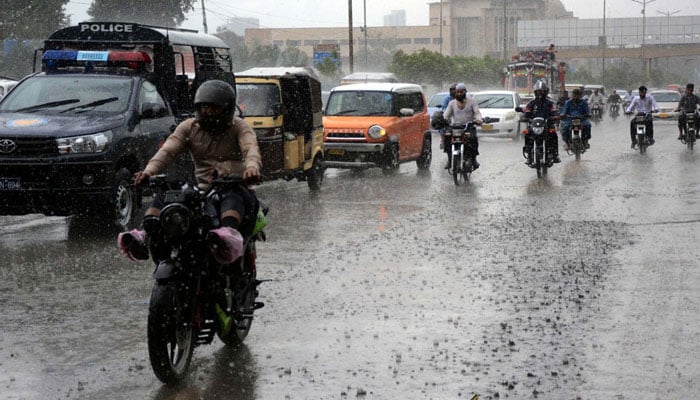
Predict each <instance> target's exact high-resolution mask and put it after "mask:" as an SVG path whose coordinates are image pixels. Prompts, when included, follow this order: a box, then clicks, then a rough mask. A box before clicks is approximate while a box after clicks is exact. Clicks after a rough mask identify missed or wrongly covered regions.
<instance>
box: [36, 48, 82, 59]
mask: <svg viewBox="0 0 700 400" xmlns="http://www.w3.org/2000/svg"><path fill="white" fill-rule="evenodd" d="M77 59H78V51H77V50H48V51H46V52H44V55H42V56H41V61H49V60H55V61H61V60H68V61H74V60H77Z"/></svg>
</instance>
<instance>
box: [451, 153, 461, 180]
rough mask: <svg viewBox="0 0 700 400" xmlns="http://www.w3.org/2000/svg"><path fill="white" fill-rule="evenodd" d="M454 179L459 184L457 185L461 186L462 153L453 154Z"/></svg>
mask: <svg viewBox="0 0 700 400" xmlns="http://www.w3.org/2000/svg"><path fill="white" fill-rule="evenodd" d="M452 180H453V181H454V182H455V185H457V186H459V183H460V181H461V180H462V155H461V154H453V155H452Z"/></svg>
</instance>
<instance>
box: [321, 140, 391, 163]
mask: <svg viewBox="0 0 700 400" xmlns="http://www.w3.org/2000/svg"><path fill="white" fill-rule="evenodd" d="M323 146H324V160H323V161H324V164H325V166H326V167H327V168H357V169H360V168H372V167H380V166H381V165H382V161H383V160H384V158H385V156H384V149H385V148H386V143H332V142H331V143H329V142H325V143H324V145H323Z"/></svg>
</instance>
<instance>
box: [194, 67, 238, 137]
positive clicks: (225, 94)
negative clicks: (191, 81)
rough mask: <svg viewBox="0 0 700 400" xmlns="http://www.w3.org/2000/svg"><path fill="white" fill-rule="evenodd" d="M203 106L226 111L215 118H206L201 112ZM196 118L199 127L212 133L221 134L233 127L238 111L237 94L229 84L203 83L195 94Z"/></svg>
mask: <svg viewBox="0 0 700 400" xmlns="http://www.w3.org/2000/svg"><path fill="white" fill-rule="evenodd" d="M202 104H213V105H216V106H219V107H221V108H223V109H224V112H223V113H222V114H220V115H217V116H216V117H215V118H211V117H208V118H204V117H203V116H202V114H201V113H200V112H199V106H200V105H202ZM194 109H195V111H194V117H195V119H196V120H197V122H198V123H199V125H200V126H201V127H202V128H204V129H205V130H207V131H210V132H212V133H220V132H223V131H224V130H225V129H227V128H228V127H229V126H231V123H232V121H233V113H234V111H235V110H236V92H235V91H234V90H233V87H232V86H231V85H229V84H228V83H226V82H224V81H220V80H210V81H206V82H204V83H202V85H201V86H199V88H198V89H197V92H196V93H195V94H194Z"/></svg>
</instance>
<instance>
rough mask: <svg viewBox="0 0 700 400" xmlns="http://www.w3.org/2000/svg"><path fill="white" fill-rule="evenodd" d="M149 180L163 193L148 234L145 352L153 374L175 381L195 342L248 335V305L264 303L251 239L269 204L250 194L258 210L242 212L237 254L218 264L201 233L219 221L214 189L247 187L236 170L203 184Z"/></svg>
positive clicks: (229, 341) (257, 236) (259, 235)
mask: <svg viewBox="0 0 700 400" xmlns="http://www.w3.org/2000/svg"><path fill="white" fill-rule="evenodd" d="M149 186H150V187H151V188H153V189H154V191H156V192H157V193H161V194H163V195H164V203H165V206H164V207H163V209H162V211H161V214H160V220H159V222H160V226H159V229H158V233H157V234H156V235H154V237H152V238H151V239H150V240H149V248H150V252H151V255H152V257H153V260H154V262H155V263H156V265H157V266H156V269H155V272H154V273H153V277H154V279H155V282H154V284H153V290H152V292H151V299H150V304H149V309H148V354H149V357H150V361H151V367H152V368H153V372H154V373H155V375H156V376H157V377H158V379H160V380H161V381H162V382H164V383H166V384H175V383H178V382H180V381H181V380H182V379H183V378H184V377H185V376H186V374H187V371H188V368H189V365H190V361H191V360H192V354H193V351H194V348H195V347H196V346H199V345H202V344H210V343H211V342H212V341H213V340H214V336H215V335H216V336H218V337H219V339H220V340H221V341H222V342H224V343H225V344H226V345H237V344H240V343H241V342H242V341H243V340H244V339H245V338H246V336H247V335H248V331H249V330H250V327H251V324H252V322H253V312H254V311H255V310H256V309H258V308H260V307H262V306H263V304H262V303H260V302H256V297H257V296H258V290H257V287H258V285H259V284H260V283H261V281H259V280H258V279H257V278H256V267H255V259H256V253H255V242H256V241H257V240H264V239H265V234H264V232H263V231H262V228H263V227H264V225H265V224H266V217H265V215H266V214H267V212H268V208H267V206H265V205H264V203H263V202H262V201H260V200H258V199H257V198H256V199H255V202H256V204H255V208H257V213H251V215H252V216H251V217H248V218H244V219H243V222H242V224H241V228H240V230H241V233H242V235H243V238H244V244H243V255H242V256H241V257H239V258H238V259H237V260H235V261H234V262H233V263H231V264H226V265H222V264H219V263H218V262H217V261H216V260H215V259H214V257H213V256H212V255H211V252H210V250H209V247H208V241H207V234H208V232H209V231H210V230H212V229H216V228H218V227H219V223H220V221H219V211H218V209H217V208H218V203H219V201H220V198H219V192H220V191H221V190H224V189H236V190H249V189H247V188H246V187H245V186H244V185H243V181H242V179H241V177H240V176H235V177H234V176H230V177H226V178H222V179H218V180H216V181H215V182H213V183H212V185H211V188H210V189H208V190H202V189H199V188H198V187H197V186H196V185H192V184H190V183H184V184H181V183H173V182H172V181H169V180H168V179H167V178H166V177H165V176H164V175H159V176H154V177H151V178H149ZM253 197H254V196H253ZM253 211H254V210H253ZM256 214H257V218H256V217H255V215H256Z"/></svg>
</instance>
